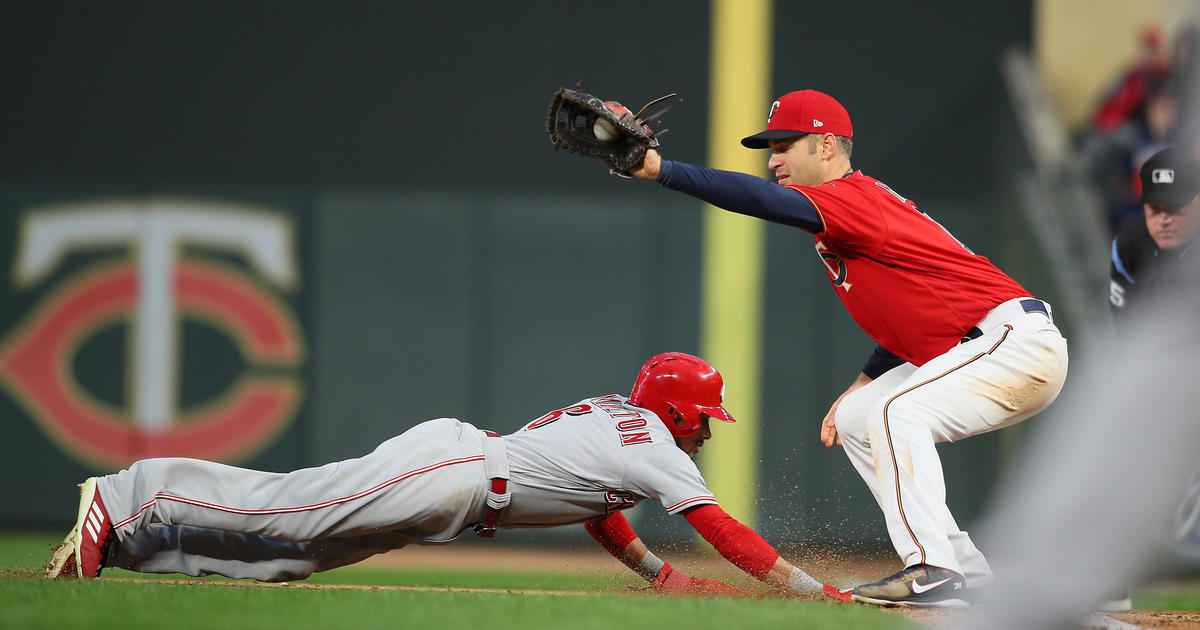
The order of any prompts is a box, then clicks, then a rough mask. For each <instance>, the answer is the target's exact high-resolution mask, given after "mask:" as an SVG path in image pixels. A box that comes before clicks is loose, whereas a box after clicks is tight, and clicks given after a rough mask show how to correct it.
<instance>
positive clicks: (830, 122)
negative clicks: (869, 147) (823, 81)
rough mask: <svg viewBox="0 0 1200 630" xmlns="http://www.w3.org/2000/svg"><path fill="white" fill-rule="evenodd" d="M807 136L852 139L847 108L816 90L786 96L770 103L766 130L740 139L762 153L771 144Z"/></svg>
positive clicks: (851, 128) (852, 129)
mask: <svg viewBox="0 0 1200 630" xmlns="http://www.w3.org/2000/svg"><path fill="white" fill-rule="evenodd" d="M807 133H831V134H833V135H835V136H844V137H846V138H853V137H854V127H853V126H852V125H851V124H850V114H849V113H847V112H846V108H845V107H842V104H841V103H839V102H837V101H836V100H834V98H833V97H832V96H830V95H828V94H826V93H824V92H818V91H816V90H799V91H796V92H788V93H787V94H784V95H783V96H780V97H779V100H777V101H775V102H774V103H771V111H770V112H768V113H767V130H766V131H764V132H762V133H756V134H754V135H753V136H746V137H745V138H742V146H744V147H747V148H750V149H765V148H767V147H768V146H770V142H771V140H787V139H788V138H795V137H797V136H803V135H804V134H807Z"/></svg>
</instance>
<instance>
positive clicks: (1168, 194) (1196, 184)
mask: <svg viewBox="0 0 1200 630" xmlns="http://www.w3.org/2000/svg"><path fill="white" fill-rule="evenodd" d="M1141 175H1142V203H1170V204H1174V205H1177V206H1186V205H1187V204H1189V203H1191V202H1192V200H1193V199H1195V198H1196V195H1198V194H1200V163H1198V162H1197V161H1196V159H1195V158H1193V157H1192V156H1190V155H1188V154H1187V152H1186V151H1184V150H1182V149H1179V148H1176V147H1171V148H1169V149H1163V150H1162V151H1159V152H1158V153H1155V154H1154V155H1152V156H1150V159H1148V160H1146V163H1145V164H1142V173H1141Z"/></svg>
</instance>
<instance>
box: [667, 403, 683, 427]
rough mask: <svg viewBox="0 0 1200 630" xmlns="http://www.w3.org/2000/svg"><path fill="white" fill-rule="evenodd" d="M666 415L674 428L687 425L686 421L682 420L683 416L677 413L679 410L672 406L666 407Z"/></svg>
mask: <svg viewBox="0 0 1200 630" xmlns="http://www.w3.org/2000/svg"><path fill="white" fill-rule="evenodd" d="M667 415H669V416H671V422H674V423H675V426H680V427H682V426H684V425H686V424H687V420H684V419H683V415H682V414H680V413H679V410H678V409H676V408H675V406H674V405H668V406H667Z"/></svg>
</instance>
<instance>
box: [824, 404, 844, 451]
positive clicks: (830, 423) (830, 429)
mask: <svg viewBox="0 0 1200 630" xmlns="http://www.w3.org/2000/svg"><path fill="white" fill-rule="evenodd" d="M840 402H842V399H841V398H838V399H837V400H836V401H834V403H833V406H832V407H830V408H829V413H827V414H825V419H824V420H821V443H822V444H824V445H825V446H827V447H830V446H833V443H834V441H836V442H837V445H838V446H841V445H842V436H840V435H838V432H837V420H836V415H837V407H838V403H840Z"/></svg>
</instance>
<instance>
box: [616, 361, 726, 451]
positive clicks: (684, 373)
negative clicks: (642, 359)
mask: <svg viewBox="0 0 1200 630" xmlns="http://www.w3.org/2000/svg"><path fill="white" fill-rule="evenodd" d="M724 396H725V382H724V381H723V380H722V379H721V373H720V372H718V371H717V368H715V367H713V366H712V365H710V364H709V363H708V361H705V360H704V359H701V358H699V357H694V356H692V355H690V354H684V353H682V352H664V353H662V354H656V355H654V356H652V357H650V359H649V360H647V361H646V363H645V364H644V365H643V366H642V369H641V371H640V372H638V375H637V380H636V381H634V383H633V391H632V392H631V393H630V394H629V404H631V405H634V406H636V407H641V408H643V409H649V410H650V411H653V412H654V413H655V415H657V416H658V418H659V419H660V420H662V422H663V424H665V425H667V429H668V430H670V431H671V435H673V436H675V437H680V438H686V437H691V436H693V435H695V434H696V432H697V431H699V430H700V424H701V420H702V415H707V416H708V417H710V418H715V419H717V420H721V421H722V422H734V419H733V416H731V415H729V412H728V411H725V409H724V408H723V407H722V406H721V399H722V398H723V397H724Z"/></svg>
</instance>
